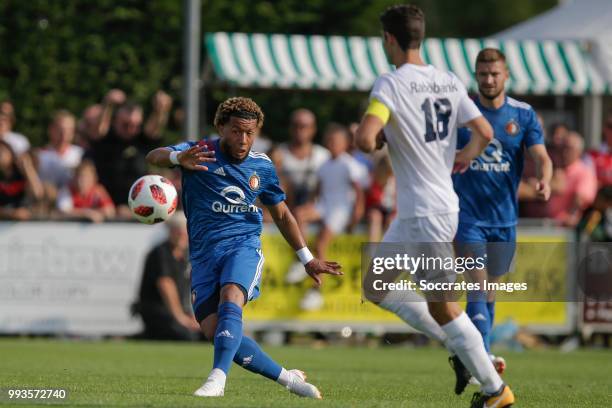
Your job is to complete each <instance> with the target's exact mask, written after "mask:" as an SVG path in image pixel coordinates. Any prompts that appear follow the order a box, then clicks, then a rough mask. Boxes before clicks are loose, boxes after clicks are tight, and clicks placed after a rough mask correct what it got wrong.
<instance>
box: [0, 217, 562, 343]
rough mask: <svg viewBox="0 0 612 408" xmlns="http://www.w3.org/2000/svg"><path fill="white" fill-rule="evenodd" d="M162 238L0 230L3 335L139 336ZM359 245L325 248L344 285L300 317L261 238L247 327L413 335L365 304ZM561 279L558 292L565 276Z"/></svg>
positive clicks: (544, 311)
mask: <svg viewBox="0 0 612 408" xmlns="http://www.w3.org/2000/svg"><path fill="white" fill-rule="evenodd" d="M164 235H165V228H164V227H163V225H156V226H148V225H141V224H132V223H129V224H122V223H111V224H102V225H92V224H80V223H35V222H32V223H0V333H68V334H77V335H91V336H99V335H129V334H134V333H136V332H138V331H140V330H141V329H142V324H141V322H140V319H138V318H134V317H132V316H131V315H130V305H131V304H132V302H134V301H135V300H136V297H137V292H138V289H139V285H140V279H141V276H142V268H143V264H144V259H145V256H146V254H147V253H148V251H149V250H150V249H151V248H152V247H153V246H154V245H155V244H157V243H158V242H160V241H161V240H162V239H163V237H164ZM365 240H366V238H365V236H363V235H358V234H357V235H342V236H338V237H336V238H335V239H334V240H333V241H332V243H331V245H330V247H329V250H328V258H329V259H333V260H337V261H338V262H340V263H341V264H342V265H343V271H344V276H342V277H333V276H325V277H324V279H323V287H322V288H321V293H322V295H323V305H322V307H321V308H320V309H319V310H315V311H304V310H302V308H301V307H300V301H301V300H302V298H303V296H304V294H305V293H306V292H307V291H308V290H309V289H311V288H312V283H311V281H310V280H309V279H304V280H302V281H301V282H299V283H297V284H289V283H287V282H286V275H287V271H288V270H289V268H290V267H291V265H292V264H293V263H294V262H295V261H296V259H295V254H294V252H293V250H291V248H290V247H289V246H288V245H287V244H286V242H285V241H284V239H283V237H282V236H281V235H280V234H279V233H278V232H276V230H273V231H266V233H265V234H264V236H263V237H262V245H263V253H264V256H265V259H266V261H265V264H264V272H263V277H262V283H261V296H260V297H259V298H258V299H257V300H256V301H253V302H252V303H250V304H249V305H248V306H247V307H246V310H245V318H246V320H247V324H249V323H250V324H251V327H257V328H261V329H265V328H270V327H274V328H279V329H283V328H284V329H287V330H327V329H329V330H335V329H336V328H339V327H340V328H341V327H344V326H351V327H353V328H355V329H359V330H363V331H368V330H371V331H373V332H375V331H380V330H389V331H410V329H409V328H408V327H407V326H406V325H405V324H403V323H402V322H401V321H400V320H399V319H398V318H397V317H396V316H394V315H393V314H391V313H388V312H386V311H384V310H382V309H380V308H378V307H377V306H375V305H374V304H372V303H370V302H367V301H364V300H363V299H362V292H361V257H360V254H361V248H362V243H363V242H364V241H365ZM311 247H312V246H311ZM521 258H525V259H524V260H523V261H522V262H524V265H526V266H525V267H523V266H520V265H522V264H521V263H517V266H516V267H515V269H514V271H513V272H512V274H511V275H514V276H523V275H529V274H533V275H536V276H538V277H539V278H540V279H542V285H543V284H544V283H545V282H546V283H547V284H548V283H549V282H550V277H548V276H547V275H546V274H547V273H548V272H546V271H544V272H542V271H541V269H542V268H541V267H540V265H541V260H542V254H541V253H539V252H538V251H537V249H536V248H535V247H534V248H533V250H532V251H528V250H527V251H526V252H525V253H523V254H521ZM558 273H560V275H559V277H558V284H559V285H562V283H561V282H562V281H563V282H565V279H566V275H567V269H564V270H562V271H560V272H558ZM515 274H516V275H515ZM512 279H518V278H514V277H512ZM566 309H567V308H566V304H565V303H554V302H529V303H516V302H507V303H503V302H502V303H500V304H499V306H498V308H497V312H496V320H497V321H498V322H500V323H501V322H503V321H505V320H506V319H510V318H511V319H513V320H514V321H515V322H516V323H517V324H519V325H523V326H525V325H528V326H531V327H533V328H535V329H536V331H544V332H547V331H549V330H548V329H549V328H551V327H568V325H569V322H568V321H569V314H568V311H567V310H566Z"/></svg>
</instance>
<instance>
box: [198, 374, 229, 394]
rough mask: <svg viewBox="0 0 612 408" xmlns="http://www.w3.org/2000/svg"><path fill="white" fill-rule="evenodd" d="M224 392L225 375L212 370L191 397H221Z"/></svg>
mask: <svg viewBox="0 0 612 408" xmlns="http://www.w3.org/2000/svg"><path fill="white" fill-rule="evenodd" d="M224 392H225V373H224V372H223V371H222V370H219V369H218V368H214V369H213V370H212V371H211V372H210V375H209V376H208V378H207V379H206V381H205V382H204V384H202V386H201V387H200V388H198V389H197V390H195V392H194V393H193V395H195V396H196V397H222V396H223V393H224Z"/></svg>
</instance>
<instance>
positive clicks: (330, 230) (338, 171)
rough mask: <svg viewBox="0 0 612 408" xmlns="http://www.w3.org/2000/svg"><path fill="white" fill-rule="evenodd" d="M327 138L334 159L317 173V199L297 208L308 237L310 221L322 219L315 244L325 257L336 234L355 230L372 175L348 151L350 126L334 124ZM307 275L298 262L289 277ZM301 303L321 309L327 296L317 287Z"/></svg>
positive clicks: (296, 211) (304, 233) (297, 218)
mask: <svg viewBox="0 0 612 408" xmlns="http://www.w3.org/2000/svg"><path fill="white" fill-rule="evenodd" d="M324 140H325V146H326V147H327V149H329V151H330V153H331V158H330V159H329V160H327V161H326V162H325V163H323V165H322V166H321V168H320V169H319V171H318V174H317V179H318V192H319V193H318V195H317V197H316V198H317V201H316V202H308V203H306V204H304V205H302V206H299V207H297V208H296V210H295V218H296V220H297V222H298V225H299V226H300V228H301V230H302V234H303V235H304V236H306V234H307V229H308V224H309V223H312V222H318V221H321V222H322V226H321V229H320V230H319V235H318V236H317V239H316V243H315V251H316V254H317V255H316V256H317V258H319V259H322V260H325V259H326V252H327V247H328V246H329V244H330V242H331V240H332V238H333V237H334V235H337V234H340V233H342V232H345V231H346V230H347V229H348V230H350V229H352V228H353V227H354V226H355V225H356V224H357V223H358V222H359V221H360V220H361V218H362V217H363V211H364V198H363V191H362V187H361V186H362V182H363V179H364V178H367V177H368V175H367V171H366V170H365V168H364V167H363V166H362V165H360V164H359V163H358V162H357V161H356V160H355V159H354V158H353V157H352V156H351V155H349V154H348V152H347V149H348V147H349V143H350V134H349V131H348V129H347V128H346V127H344V126H341V125H338V124H330V125H329V126H328V128H327V130H326V131H325V136H324ZM298 271H299V272H298ZM305 276H306V274H305V271H304V266H303V265H302V264H301V263H300V262H296V263H295V264H294V265H293V266H292V267H291V268H290V270H289V272H288V274H287V278H286V280H287V282H288V283H291V282H294V283H295V282H296V281H301V280H302V279H303V278H304V277H305ZM298 277H301V279H298ZM300 306H301V307H302V309H304V310H316V309H319V308H321V307H322V306H323V297H322V296H321V294H320V292H319V291H318V290H317V289H315V288H313V289H312V290H310V291H308V292H307V293H306V295H305V297H304V298H303V299H302V302H301V303H300Z"/></svg>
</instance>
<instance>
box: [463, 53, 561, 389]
mask: <svg viewBox="0 0 612 408" xmlns="http://www.w3.org/2000/svg"><path fill="white" fill-rule="evenodd" d="M508 76H509V75H508V67H507V65H506V58H505V56H504V54H503V53H502V52H501V51H499V50H497V49H493V48H485V49H483V50H481V51H480V52H479V53H478V56H477V57H476V81H477V83H478V91H479V94H478V97H477V98H476V99H475V102H476V106H478V108H479V109H480V111H481V112H482V114H483V115H484V117H485V118H486V119H487V120H488V121H489V123H490V124H491V126H492V127H493V132H494V139H493V140H492V141H491V142H490V143H489V145H488V146H487V148H486V149H485V150H484V152H482V154H481V155H480V156H479V157H477V158H476V159H474V160H472V162H471V163H470V166H469V168H468V170H467V171H466V172H465V173H463V174H456V175H454V176H453V182H454V187H455V191H456V192H457V195H458V196H459V208H460V210H459V228H458V230H457V234H456V237H455V241H456V243H457V250H458V252H459V255H461V252H464V254H465V253H466V252H470V254H471V255H476V256H487V268H486V271H479V272H480V276H479V280H480V281H481V282H482V280H481V279H483V278H486V280H487V281H488V282H496V281H498V280H499V278H500V277H501V276H502V275H503V274H505V273H506V272H508V270H509V268H510V265H511V263H512V259H513V257H514V252H515V246H516V223H517V217H518V201H517V190H518V187H519V183H520V180H521V175H522V172H523V159H524V156H523V154H524V153H523V150H524V149H525V150H527V151H528V152H529V154H530V155H531V157H532V158H533V159H534V161H535V163H536V172H537V178H538V184H537V187H536V194H537V196H538V197H539V198H540V199H541V200H543V201H546V200H548V198H549V196H550V180H551V177H552V162H551V160H550V158H549V157H548V154H547V152H546V148H545V146H544V136H543V132H542V128H541V126H540V124H539V122H538V120H537V117H536V113H535V112H534V110H533V109H532V108H531V106H529V105H528V104H526V103H524V102H520V101H517V100H516V99H513V98H510V97H508V96H506V93H505V90H504V88H505V83H506V80H507V79H508ZM469 140H470V130H469V129H468V128H461V129H459V131H458V135H457V149H461V148H463V146H464V145H465V144H467V143H468V142H469ZM466 312H467V314H468V316H469V317H470V319H471V320H472V322H473V323H474V325H475V326H476V328H477V329H478V330H479V331H480V333H481V334H482V337H483V340H484V343H485V348H486V350H487V352H489V353H490V350H489V345H490V341H489V334H490V332H491V329H492V327H493V320H494V317H495V292H492V291H491V292H489V293H487V292H486V291H473V292H469V293H468V302H467V310H466ZM490 356H491V359H492V361H493V364H494V365H495V368H496V370H497V372H498V373H500V374H501V373H502V372H503V371H504V369H505V361H504V360H503V359H502V358H501V357H495V356H492V355H490ZM454 363H455V364H461V362H460V361H455V362H454ZM466 377H467V378H466V379H467V380H469V373H466ZM458 380H459V379H458Z"/></svg>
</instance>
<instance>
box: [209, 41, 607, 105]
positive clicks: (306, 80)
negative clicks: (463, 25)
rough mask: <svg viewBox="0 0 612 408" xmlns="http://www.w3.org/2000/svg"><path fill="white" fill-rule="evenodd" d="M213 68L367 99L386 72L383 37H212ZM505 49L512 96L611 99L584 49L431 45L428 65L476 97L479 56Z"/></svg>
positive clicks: (246, 78)
mask: <svg viewBox="0 0 612 408" xmlns="http://www.w3.org/2000/svg"><path fill="white" fill-rule="evenodd" d="M205 43H206V51H207V55H208V60H209V62H210V63H211V64H212V67H213V70H214V73H215V75H216V77H217V79H219V80H221V81H223V82H226V83H230V84H232V85H234V86H239V87H254V88H285V89H291V88H297V89H322V90H328V89H339V90H361V91H367V90H369V89H370V88H371V86H372V84H373V83H374V80H375V79H376V77H377V76H379V75H380V74H382V73H384V72H387V71H389V69H390V66H389V64H388V62H387V60H386V58H385V54H384V50H383V47H382V41H381V39H380V38H379V37H339V36H331V37H323V36H317V35H313V36H303V35H284V34H244V33H224V32H217V33H207V34H206V38H205ZM484 47H495V48H500V49H501V50H502V51H503V52H504V53H505V54H506V57H507V60H508V66H509V69H510V77H511V78H510V81H509V83H508V90H509V92H511V93H514V94H535V95H543V94H553V95H566V94H574V95H584V94H602V93H608V92H609V91H610V86H609V84H608V83H607V82H606V81H604V80H603V79H602V76H601V74H600V72H599V70H598V69H596V67H595V66H594V64H593V62H592V61H591V58H590V56H589V54H588V52H587V51H586V50H585V49H584V48H583V47H582V45H581V43H579V42H576V41H572V40H564V41H548V40H547V41H533V40H521V41H516V40H502V41H500V40H496V39H486V40H477V39H465V40H459V39H427V40H426V41H425V43H424V44H423V48H422V52H423V58H424V60H425V61H426V62H427V63H429V64H432V65H434V66H436V67H438V68H440V69H444V70H450V71H453V72H454V73H455V74H456V75H457V76H458V77H459V78H460V79H461V80H462V81H463V83H465V84H466V86H468V88H470V89H471V90H475V89H476V83H475V81H474V78H473V70H474V68H473V66H474V61H475V59H476V55H477V54H478V51H479V50H481V49H482V48H484Z"/></svg>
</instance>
